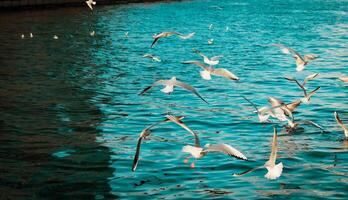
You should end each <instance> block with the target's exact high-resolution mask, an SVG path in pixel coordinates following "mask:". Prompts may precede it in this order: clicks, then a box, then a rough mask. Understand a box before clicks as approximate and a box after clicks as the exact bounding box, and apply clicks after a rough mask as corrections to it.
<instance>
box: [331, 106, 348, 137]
mask: <svg viewBox="0 0 348 200" xmlns="http://www.w3.org/2000/svg"><path fill="white" fill-rule="evenodd" d="M334 116H335V119H336V121H337V124H338V125H339V126H340V127H341V128H342V129H343V131H344V136H345V137H346V138H348V129H347V127H346V126H345V125H344V124H343V122H342V120H341V118H340V117H339V116H338V113H337V112H335V113H334Z"/></svg>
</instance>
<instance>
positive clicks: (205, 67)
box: [181, 60, 209, 70]
mask: <svg viewBox="0 0 348 200" xmlns="http://www.w3.org/2000/svg"><path fill="white" fill-rule="evenodd" d="M181 63H182V64H192V65H197V66H199V67H201V68H202V69H204V70H209V67H208V66H206V65H204V64H203V63H201V62H199V61H197V60H188V61H182V62H181Z"/></svg>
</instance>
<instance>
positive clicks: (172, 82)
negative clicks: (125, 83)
mask: <svg viewBox="0 0 348 200" xmlns="http://www.w3.org/2000/svg"><path fill="white" fill-rule="evenodd" d="M156 85H163V86H165V87H164V88H163V89H162V90H161V91H162V92H164V93H166V94H170V93H171V92H173V90H174V86H177V87H182V88H184V89H186V90H188V91H190V92H192V93H194V94H195V95H196V96H198V97H199V98H200V99H202V100H203V101H204V102H205V103H208V102H207V101H206V100H205V99H204V98H203V97H202V96H201V95H200V94H199V93H198V92H197V90H196V89H195V88H193V87H192V86H190V85H188V84H186V83H183V82H181V81H178V80H176V77H175V76H173V77H172V78H171V79H169V80H158V81H156V82H154V83H153V84H152V85H150V86H148V87H146V88H145V89H144V90H143V91H142V92H141V93H140V94H139V95H143V94H144V93H145V92H147V91H148V90H150V89H151V88H152V87H153V86H156Z"/></svg>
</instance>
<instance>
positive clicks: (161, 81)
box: [139, 80, 167, 95]
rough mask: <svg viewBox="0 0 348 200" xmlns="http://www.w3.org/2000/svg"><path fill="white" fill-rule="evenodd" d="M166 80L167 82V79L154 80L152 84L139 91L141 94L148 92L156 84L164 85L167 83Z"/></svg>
mask: <svg viewBox="0 0 348 200" xmlns="http://www.w3.org/2000/svg"><path fill="white" fill-rule="evenodd" d="M166 82H167V81H166V80H158V81H156V82H154V83H153V84H152V85H150V86H148V87H146V88H145V89H144V90H143V91H141V92H140V93H139V95H143V94H144V93H145V92H147V91H148V90H150V89H151V88H152V87H153V86H156V85H158V84H162V85H164V84H166Z"/></svg>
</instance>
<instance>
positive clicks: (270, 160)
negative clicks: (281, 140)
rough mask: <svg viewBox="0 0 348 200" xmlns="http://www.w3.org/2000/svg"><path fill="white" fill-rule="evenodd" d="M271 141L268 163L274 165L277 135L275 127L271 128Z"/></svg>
mask: <svg viewBox="0 0 348 200" xmlns="http://www.w3.org/2000/svg"><path fill="white" fill-rule="evenodd" d="M273 129H274V131H273V141H272V148H271V155H270V156H269V161H268V162H269V163H270V164H272V165H275V162H276V159H277V151H278V136H277V129H276V128H275V127H274V128H273Z"/></svg>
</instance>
